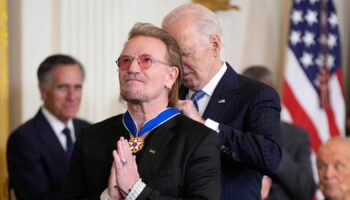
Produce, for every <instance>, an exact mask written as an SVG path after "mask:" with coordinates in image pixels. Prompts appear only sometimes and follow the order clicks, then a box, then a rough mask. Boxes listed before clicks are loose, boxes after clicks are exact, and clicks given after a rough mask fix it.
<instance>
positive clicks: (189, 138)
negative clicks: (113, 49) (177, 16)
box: [62, 23, 220, 200]
mask: <svg viewBox="0 0 350 200" xmlns="http://www.w3.org/2000/svg"><path fill="white" fill-rule="evenodd" d="M117 65H118V67H119V84H120V94H121V98H122V99H123V101H125V102H126V104H127V111H126V112H125V113H124V114H121V115H117V116H114V117H112V118H109V119H107V120H104V121H102V122H100V123H97V124H95V125H92V126H91V127H89V128H87V129H84V130H83V131H82V134H81V137H80V138H78V139H77V143H76V146H75V149H74V152H73V155H72V160H71V168H70V171H69V174H68V177H67V179H66V182H65V185H64V189H63V195H62V196H63V199H77V198H81V199H85V198H86V199H98V198H101V199H136V198H137V199H212V200H217V199H219V198H220V157H219V150H218V148H217V145H218V137H217V134H216V133H215V132H214V131H213V130H211V129H209V128H207V127H205V126H204V125H202V124H201V123H198V122H196V121H194V120H192V119H189V118H188V117H186V116H184V115H182V114H181V113H180V111H179V110H178V109H175V108H174V107H175V106H176V105H177V102H178V89H179V87H180V85H181V78H182V73H183V72H182V59H181V52H180V49H179V47H178V45H177V43H176V41H175V39H174V38H172V37H171V36H170V35H169V34H168V33H166V32H165V31H164V30H162V29H160V28H158V27H155V26H153V25H151V24H147V23H137V24H135V26H134V27H133V28H132V30H131V31H130V33H129V39H128V41H127V42H126V43H125V45H124V48H123V51H122V53H121V55H120V57H119V58H118V60H117ZM112 153H113V154H112Z"/></svg>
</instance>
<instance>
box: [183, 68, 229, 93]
mask: <svg viewBox="0 0 350 200" xmlns="http://www.w3.org/2000/svg"><path fill="white" fill-rule="evenodd" d="M226 70H227V65H226V63H225V62H224V64H223V65H222V66H221V68H220V70H219V71H218V72H217V73H216V74H215V76H214V77H213V78H212V79H210V81H209V82H208V83H207V84H206V85H205V86H204V87H203V88H202V91H203V92H205V94H206V95H208V96H209V97H211V96H212V95H213V93H214V90H215V88H216V86H217V85H218V83H219V81H220V80H221V78H222V77H223V76H224V74H225V72H226ZM194 92H195V91H194V90H191V89H190V90H189V91H188V97H191V96H192V95H193V93H194Z"/></svg>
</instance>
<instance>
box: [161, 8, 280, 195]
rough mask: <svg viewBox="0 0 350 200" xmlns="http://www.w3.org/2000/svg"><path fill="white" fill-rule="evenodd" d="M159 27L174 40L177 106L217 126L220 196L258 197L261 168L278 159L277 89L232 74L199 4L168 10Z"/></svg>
mask: <svg viewBox="0 0 350 200" xmlns="http://www.w3.org/2000/svg"><path fill="white" fill-rule="evenodd" d="M162 27H163V28H164V29H165V30H166V31H168V32H169V33H170V35H172V36H173V37H174V38H175V39H176V40H177V42H178V43H179V45H180V47H181V50H182V57H183V61H184V79H183V80H184V81H183V85H184V87H183V88H182V89H181V91H180V98H182V99H192V101H190V100H185V101H182V102H180V104H179V108H180V109H181V110H182V112H183V113H184V114H185V115H187V116H189V117H190V118H192V119H194V120H197V121H199V122H200V123H203V124H205V125H206V126H208V127H210V128H212V129H213V130H215V131H216V132H218V135H219V138H220V149H221V153H222V154H221V169H222V176H221V180H222V193H221V199H229V200H232V199H239V200H242V199H243V200H244V199H248V200H253V199H260V188H261V179H262V174H265V173H272V172H273V171H275V170H276V169H277V167H278V165H279V163H280V161H281V154H282V153H281V152H282V150H281V133H280V131H281V130H280V129H281V128H280V123H279V121H280V117H279V115H280V102H279V97H278V94H277V93H276V91H275V90H274V89H273V88H271V87H268V86H266V85H264V84H262V83H259V82H257V81H254V80H251V79H248V78H246V77H243V76H241V75H239V74H237V73H236V72H235V71H234V70H233V68H232V67H231V66H230V65H229V64H228V63H226V62H224V61H222V59H221V58H220V51H221V47H222V41H223V38H222V31H221V27H220V25H219V22H218V20H217V18H216V16H215V13H213V12H212V11H210V10H208V9H206V8H205V7H203V6H200V5H198V4H185V5H183V6H180V7H178V8H175V9H174V10H173V11H171V12H170V13H169V14H168V15H167V16H166V17H165V18H164V19H163V23H162Z"/></svg>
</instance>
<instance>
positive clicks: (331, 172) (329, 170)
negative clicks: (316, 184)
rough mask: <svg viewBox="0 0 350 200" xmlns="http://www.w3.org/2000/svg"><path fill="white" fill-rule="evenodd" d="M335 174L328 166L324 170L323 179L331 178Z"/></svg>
mask: <svg viewBox="0 0 350 200" xmlns="http://www.w3.org/2000/svg"><path fill="white" fill-rule="evenodd" d="M334 173H335V169H334V167H333V166H332V165H329V166H328V167H327V168H326V169H325V177H326V178H327V179H329V178H331V177H333V176H334Z"/></svg>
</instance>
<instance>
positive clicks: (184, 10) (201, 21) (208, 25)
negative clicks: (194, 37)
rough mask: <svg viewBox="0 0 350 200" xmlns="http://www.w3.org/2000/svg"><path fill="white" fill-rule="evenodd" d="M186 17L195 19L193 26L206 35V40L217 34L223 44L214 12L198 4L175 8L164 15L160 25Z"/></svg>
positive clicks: (163, 25) (166, 24)
mask: <svg viewBox="0 0 350 200" xmlns="http://www.w3.org/2000/svg"><path fill="white" fill-rule="evenodd" d="M187 17H193V18H194V19H196V23H195V24H194V25H195V26H196V27H195V28H196V29H197V31H198V32H199V33H202V34H204V36H207V37H208V40H209V38H210V37H211V36H213V35H218V36H219V37H220V40H221V44H223V41H224V38H223V34H222V29H221V26H220V23H219V20H218V18H217V17H216V15H215V13H214V12H212V11H211V10H209V9H208V8H206V7H204V6H202V5H199V4H195V3H188V4H184V5H181V6H179V7H177V8H175V9H174V10H172V11H171V12H170V13H169V14H168V15H166V16H165V17H164V19H163V22H162V27H163V28H166V27H167V26H170V25H172V24H174V23H176V22H178V21H180V20H183V19H185V18H187Z"/></svg>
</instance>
